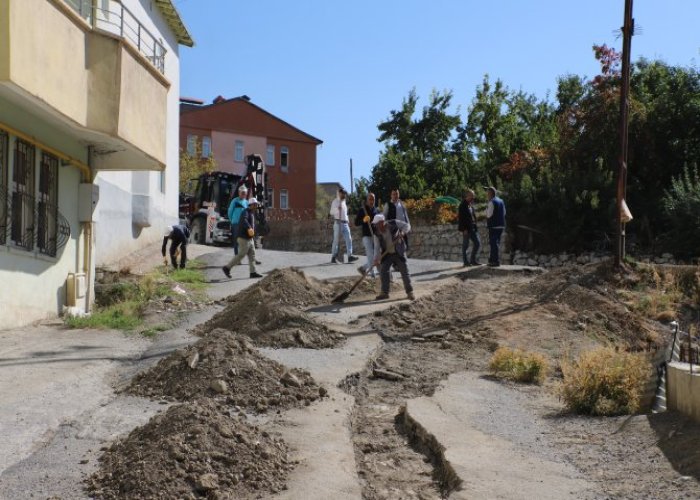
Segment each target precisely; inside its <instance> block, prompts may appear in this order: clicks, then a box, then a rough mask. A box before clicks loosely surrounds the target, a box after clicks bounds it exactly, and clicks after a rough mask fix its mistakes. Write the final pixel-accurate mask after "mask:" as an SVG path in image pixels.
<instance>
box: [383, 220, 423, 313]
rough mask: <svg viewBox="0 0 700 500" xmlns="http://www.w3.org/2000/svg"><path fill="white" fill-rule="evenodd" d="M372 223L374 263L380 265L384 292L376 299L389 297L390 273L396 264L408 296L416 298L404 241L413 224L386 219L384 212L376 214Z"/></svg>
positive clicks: (412, 298)
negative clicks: (373, 228)
mask: <svg viewBox="0 0 700 500" xmlns="http://www.w3.org/2000/svg"><path fill="white" fill-rule="evenodd" d="M372 223H373V224H374V225H375V227H376V231H375V233H374V247H375V248H376V249H377V251H376V252H375V257H374V265H375V266H377V267H379V275H380V277H381V282H382V283H381V284H382V292H381V293H380V294H379V295H377V297H376V300H384V299H388V298H389V273H390V272H391V266H396V267H397V268H398V270H399V272H400V273H401V279H402V280H403V288H404V290H406V297H408V298H409V299H410V300H414V299H415V297H414V295H413V286H412V285H411V276H410V275H409V273H408V265H407V264H406V244H405V241H404V236H405V235H406V234H408V233H409V232H410V231H411V226H410V225H409V224H407V223H405V222H402V221H399V220H390V221H386V219H385V218H384V215H382V214H377V215H375V216H374V219H373V220H372ZM380 250H381V254H380Z"/></svg>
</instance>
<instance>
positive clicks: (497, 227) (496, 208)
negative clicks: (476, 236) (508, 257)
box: [485, 186, 506, 267]
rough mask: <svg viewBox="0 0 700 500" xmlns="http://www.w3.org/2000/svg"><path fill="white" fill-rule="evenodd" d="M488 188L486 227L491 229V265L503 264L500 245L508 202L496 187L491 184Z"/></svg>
mask: <svg viewBox="0 0 700 500" xmlns="http://www.w3.org/2000/svg"><path fill="white" fill-rule="evenodd" d="M485 189H486V197H487V198H488V200H489V204H488V205H487V206H486V227H488V229H489V246H490V247H491V252H490V253H489V266H491V267H498V266H500V265H501V256H500V246H501V235H502V234H503V230H504V229H505V228H506V204H505V203H503V200H502V199H500V198H499V197H498V193H497V191H496V188H495V187H493V186H491V187H487V188H485Z"/></svg>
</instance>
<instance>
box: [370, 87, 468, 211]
mask: <svg viewBox="0 0 700 500" xmlns="http://www.w3.org/2000/svg"><path fill="white" fill-rule="evenodd" d="M451 102H452V92H451V91H444V92H439V91H433V92H432V93H431V95H430V98H429V103H428V105H427V106H425V107H424V108H423V109H422V111H421V113H420V115H419V116H416V115H417V111H416V107H417V103H418V97H417V96H416V92H415V89H414V90H411V91H410V92H409V94H408V96H407V97H406V98H405V99H404V100H403V102H402V104H401V108H400V109H399V110H393V111H391V112H390V113H389V118H388V119H387V120H386V121H384V122H382V123H380V124H379V125H378V127H377V128H378V129H379V132H380V135H379V138H378V139H377V140H378V141H379V142H382V143H384V150H383V151H382V152H381V153H380V157H379V162H378V163H377V165H376V166H375V167H374V168H373V169H372V174H371V177H370V188H371V189H372V190H373V191H374V192H375V193H376V194H377V195H378V196H379V197H381V198H383V199H388V196H389V191H390V190H391V189H392V188H394V187H397V188H399V190H400V191H401V194H402V197H404V198H420V197H422V196H426V195H430V194H457V193H459V191H460V190H461V186H462V183H463V179H464V176H463V171H462V170H461V169H460V167H459V165H458V163H457V162H456V161H455V158H454V155H453V153H452V151H451V144H450V141H451V138H452V136H453V135H454V133H455V130H456V128H457V126H458V125H459V123H460V119H459V115H457V114H453V113H452V112H451V111H450V107H451Z"/></svg>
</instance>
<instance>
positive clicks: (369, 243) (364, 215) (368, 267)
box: [355, 193, 379, 278]
mask: <svg viewBox="0 0 700 500" xmlns="http://www.w3.org/2000/svg"><path fill="white" fill-rule="evenodd" d="M374 199H375V198H374V193H369V194H368V195H367V199H366V200H365V204H364V205H363V206H362V208H361V209H360V210H359V211H358V212H357V215H356V216H355V226H362V244H363V245H364V247H365V255H367V263H366V264H363V265H361V266H360V267H358V268H357V270H358V271H359V272H360V274H365V273H367V274H369V275H370V276H371V277H372V278H374V233H373V231H372V218H373V217H374V216H375V215H377V213H379V211H378V210H377V207H375V206H374Z"/></svg>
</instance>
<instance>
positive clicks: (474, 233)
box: [458, 189, 481, 267]
mask: <svg viewBox="0 0 700 500" xmlns="http://www.w3.org/2000/svg"><path fill="white" fill-rule="evenodd" d="M458 212H459V213H458V216H459V217H458V227H459V232H461V233H462V262H463V263H464V267H466V266H477V265H479V262H478V261H477V260H476V255H477V253H478V252H479V249H480V248H481V239H480V238H479V231H478V229H477V227H476V212H475V211H474V191H472V190H471V189H466V190H465V191H464V199H463V200H462V203H460V204H459V211H458ZM470 241H471V243H472V253H471V257H470V258H469V259H467V249H468V248H469V242H470Z"/></svg>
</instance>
